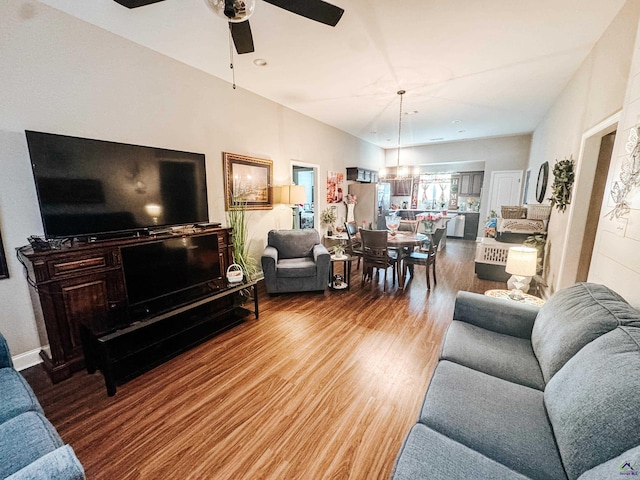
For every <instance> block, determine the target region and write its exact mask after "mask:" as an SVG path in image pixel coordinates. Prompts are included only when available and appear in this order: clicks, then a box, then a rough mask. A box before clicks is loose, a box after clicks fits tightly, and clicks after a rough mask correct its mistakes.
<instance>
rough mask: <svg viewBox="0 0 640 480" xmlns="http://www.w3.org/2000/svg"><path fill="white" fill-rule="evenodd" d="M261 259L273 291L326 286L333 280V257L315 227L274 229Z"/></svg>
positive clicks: (310, 289)
mask: <svg viewBox="0 0 640 480" xmlns="http://www.w3.org/2000/svg"><path fill="white" fill-rule="evenodd" d="M261 261H262V271H263V272H264V283H265V286H266V287H267V292H269V293H282V292H306V291H313V290H325V289H326V287H327V284H328V282H329V269H330V262H331V257H330V255H329V251H328V250H327V249H326V247H325V246H324V245H322V244H321V243H320V235H319V234H318V231H317V230H315V229H311V228H305V229H303V230H271V231H270V232H269V235H268V240H267V246H266V248H265V249H264V253H263V254H262V259H261Z"/></svg>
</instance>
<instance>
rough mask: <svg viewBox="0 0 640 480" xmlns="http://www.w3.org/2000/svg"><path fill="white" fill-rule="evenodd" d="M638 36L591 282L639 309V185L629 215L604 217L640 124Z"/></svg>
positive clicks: (612, 206)
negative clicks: (633, 130)
mask: <svg viewBox="0 0 640 480" xmlns="http://www.w3.org/2000/svg"><path fill="white" fill-rule="evenodd" d="M638 33H639V34H638V35H637V36H636V43H635V48H634V55H633V63H632V66H631V74H630V76H629V86H628V89H627V93H626V96H625V101H624V109H623V111H622V118H621V120H620V123H619V125H618V134H617V136H616V142H615V146H614V153H613V160H612V165H611V167H610V168H609V175H608V177H607V188H606V198H605V201H604V202H603V206H602V211H601V212H600V216H601V218H602V220H601V221H600V223H599V225H598V232H597V235H596V243H595V246H594V252H593V257H592V261H591V269H590V270H589V277H588V280H589V281H592V282H598V283H604V284H606V285H609V286H610V287H611V288H613V289H614V290H615V291H617V292H618V293H619V294H621V295H622V296H623V297H625V298H626V299H627V300H628V301H629V302H630V303H631V304H632V305H634V306H636V307H637V308H640V185H638V186H637V187H636V188H635V189H634V190H633V191H632V192H631V194H630V195H629V197H628V200H629V204H630V206H631V211H630V212H629V214H627V215H625V216H624V217H622V218H620V219H615V218H614V219H613V220H611V219H610V218H609V217H607V218H604V217H605V216H606V214H607V213H609V212H611V211H612V210H613V209H614V207H615V203H614V202H613V200H612V198H611V195H609V192H610V191H611V189H612V187H613V184H614V182H615V181H619V180H620V172H621V170H622V165H623V162H631V161H632V160H631V157H630V155H629V153H628V152H627V151H626V149H625V145H626V143H627V141H629V133H630V130H631V128H633V127H635V128H638V127H639V125H640V28H639V30H638ZM637 161H638V162H640V159H638V160H637Z"/></svg>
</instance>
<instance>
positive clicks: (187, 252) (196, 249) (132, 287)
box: [121, 235, 220, 305]
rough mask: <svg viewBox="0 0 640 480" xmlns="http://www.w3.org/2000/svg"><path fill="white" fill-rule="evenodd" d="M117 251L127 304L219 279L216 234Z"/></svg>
mask: <svg viewBox="0 0 640 480" xmlns="http://www.w3.org/2000/svg"><path fill="white" fill-rule="evenodd" d="M121 252H122V266H123V270H124V277H125V282H126V286H127V296H128V297H129V305H135V304H137V303H140V302H143V301H146V300H153V299H155V298H159V297H162V296H164V295H168V294H173V293H176V292H179V291H182V290H185V289H188V288H191V287H193V286H197V285H201V284H204V283H207V282H210V281H212V280H216V279H218V278H220V260H219V256H218V236H217V235H200V236H197V235H196V236H191V237H179V238H168V239H165V240H162V241H159V242H153V243H145V244H142V245H133V246H130V247H123V248H122V249H121Z"/></svg>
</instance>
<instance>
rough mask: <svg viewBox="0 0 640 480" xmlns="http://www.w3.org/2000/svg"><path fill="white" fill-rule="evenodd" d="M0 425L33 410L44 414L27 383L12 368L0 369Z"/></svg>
mask: <svg viewBox="0 0 640 480" xmlns="http://www.w3.org/2000/svg"><path fill="white" fill-rule="evenodd" d="M0 385H1V387H0V423H3V422H6V421H7V420H9V419H10V418H13V417H15V416H17V415H20V414H21V413H24V412H28V411H30V410H33V411H35V412H40V413H44V412H43V411H42V407H40V404H39V403H38V400H37V398H36V396H35V395H34V393H33V390H31V387H29V385H28V384H27V381H26V380H25V379H24V378H23V377H22V375H20V374H19V373H18V372H17V371H16V370H14V369H13V368H0Z"/></svg>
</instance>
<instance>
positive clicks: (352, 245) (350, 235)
mask: <svg viewBox="0 0 640 480" xmlns="http://www.w3.org/2000/svg"><path fill="white" fill-rule="evenodd" d="M344 231H345V232H347V245H346V246H347V248H346V251H347V253H348V254H349V255H351V256H352V257H358V263H357V264H356V268H360V259H361V258H362V242H361V241H360V240H358V238H357V237H356V234H357V233H358V225H357V224H356V222H344Z"/></svg>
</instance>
